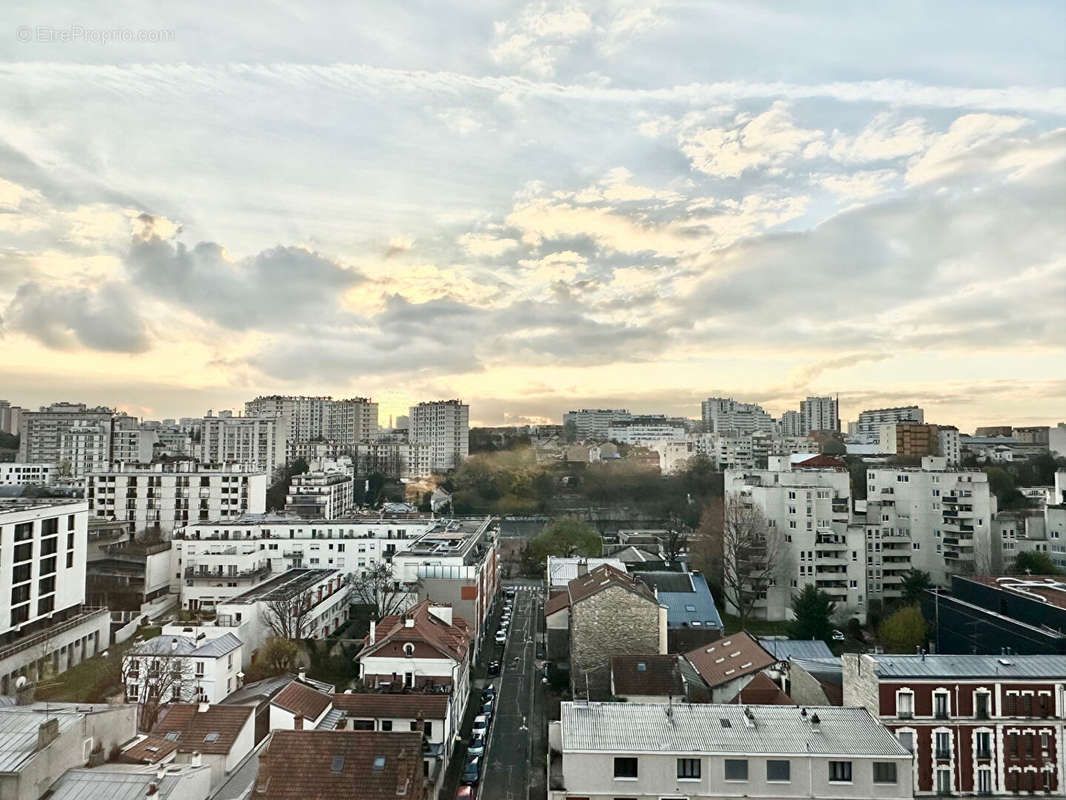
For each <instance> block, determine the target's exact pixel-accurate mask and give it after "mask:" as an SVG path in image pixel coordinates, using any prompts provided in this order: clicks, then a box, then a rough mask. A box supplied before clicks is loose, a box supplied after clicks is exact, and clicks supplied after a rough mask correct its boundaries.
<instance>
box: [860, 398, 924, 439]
mask: <svg viewBox="0 0 1066 800" xmlns="http://www.w3.org/2000/svg"><path fill="white" fill-rule="evenodd" d="M900 422H917V423H924V422H925V412H924V411H922V409H920V408H919V407H918V406H900V407H899V408H874V409H870V410H867V411H863V412H861V413H860V414H859V422H858V424H857V425H856V426H855V436H856V437H857V438H858V439H859V441H860V442H862V443H863V444H880V442H881V426H882V425H896V424H898V423H900ZM849 433H850V426H849Z"/></svg>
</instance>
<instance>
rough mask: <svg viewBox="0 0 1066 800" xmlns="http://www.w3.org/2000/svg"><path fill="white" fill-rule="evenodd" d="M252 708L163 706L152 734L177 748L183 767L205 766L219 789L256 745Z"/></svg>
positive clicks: (203, 705)
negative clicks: (201, 760)
mask: <svg viewBox="0 0 1066 800" xmlns="http://www.w3.org/2000/svg"><path fill="white" fill-rule="evenodd" d="M254 710H255V709H254V708H253V707H252V706H225V705H215V706H213V705H208V704H207V703H174V704H172V705H167V706H163V708H162V710H161V711H160V713H159V719H158V720H156V723H155V725H154V726H153V727H152V731H151V733H152V734H153V736H155V737H157V738H161V739H163V740H164V741H168V742H173V743H174V744H176V745H177V752H176V755H175V757H174V760H175V761H176V762H177V763H179V764H187V763H196V762H198V761H199V760H200V759H203V763H204V764H206V765H207V766H209V767H210V768H211V786H212V787H217V786H218V785H219V784H221V783H222V781H223V779H224V778H225V776H226V775H227V774H229V773H230V772H231V771H232V770H233V769H234V768H235V767H236V766H237V765H238V764H240V763H241V761H243V760H244V757H245V756H247V755H248V753H250V752H251V750H252V748H253V747H254V746H255V714H254V713H253V712H254Z"/></svg>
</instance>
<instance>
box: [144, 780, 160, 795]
mask: <svg viewBox="0 0 1066 800" xmlns="http://www.w3.org/2000/svg"><path fill="white" fill-rule="evenodd" d="M158 793H159V787H158V786H156V785H155V784H154V783H150V784H148V791H146V792H145V793H144V794H145V796H147V797H151V796H152V795H153V794H158Z"/></svg>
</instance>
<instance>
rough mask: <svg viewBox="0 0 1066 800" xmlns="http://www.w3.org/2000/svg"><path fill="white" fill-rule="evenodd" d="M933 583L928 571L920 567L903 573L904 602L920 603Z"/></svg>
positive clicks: (908, 603)
mask: <svg viewBox="0 0 1066 800" xmlns="http://www.w3.org/2000/svg"><path fill="white" fill-rule="evenodd" d="M932 585H933V582H932V580H930V578H929V573H928V572H923V571H922V570H920V569H912V570H908V571H907V572H906V573H905V574H904V575H903V585H902V587H901V588H902V590H903V602H904V603H906V604H907V605H913V604H914V603H920V602H921V601H922V596H923V595H924V594H925V592H926V590H927V589H929V588H930V587H931V586H932Z"/></svg>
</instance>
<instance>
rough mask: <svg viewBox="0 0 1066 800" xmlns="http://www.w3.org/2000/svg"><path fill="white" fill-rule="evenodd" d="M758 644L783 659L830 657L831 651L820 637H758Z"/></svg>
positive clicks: (831, 655)
mask: <svg viewBox="0 0 1066 800" xmlns="http://www.w3.org/2000/svg"><path fill="white" fill-rule="evenodd" d="M759 644H761V645H762V646H763V648H764V649H765V650H766V651H767V652H768V653H770V655H773V656H777V657H778V658H780V659H782V660H785V659H789V658H832V657H833V651H832V650H830V649H829V645H827V644H826V643H825V642H823V641H822V640H821V639H813V640H811V639H775V638H773V637H769V636H768V637H762V636H760V637H759Z"/></svg>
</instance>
